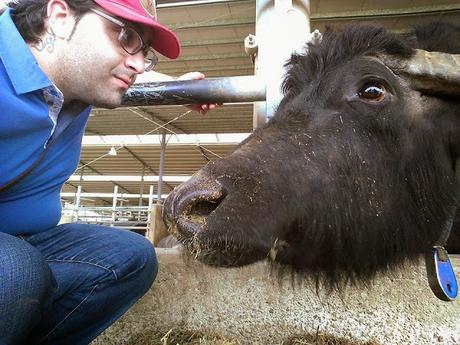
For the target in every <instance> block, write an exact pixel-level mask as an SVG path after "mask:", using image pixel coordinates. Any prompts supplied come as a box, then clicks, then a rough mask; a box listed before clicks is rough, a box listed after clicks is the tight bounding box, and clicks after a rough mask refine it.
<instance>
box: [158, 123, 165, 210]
mask: <svg viewBox="0 0 460 345" xmlns="http://www.w3.org/2000/svg"><path fill="white" fill-rule="evenodd" d="M165 150H166V131H164V130H163V133H162V134H161V151H160V170H159V172H158V193H157V204H161V203H162V200H161V193H162V192H163V173H164V163H165Z"/></svg>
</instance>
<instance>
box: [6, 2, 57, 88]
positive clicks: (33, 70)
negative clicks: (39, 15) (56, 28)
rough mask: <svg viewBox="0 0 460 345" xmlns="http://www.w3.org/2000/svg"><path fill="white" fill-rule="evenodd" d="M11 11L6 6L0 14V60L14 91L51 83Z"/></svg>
mask: <svg viewBox="0 0 460 345" xmlns="http://www.w3.org/2000/svg"><path fill="white" fill-rule="evenodd" d="M12 12H13V10H12V9H11V8H7V9H6V10H5V12H3V14H2V15H1V16H0V60H2V62H3V65H4V66H5V69H6V73H7V74H8V77H9V78H10V80H11V83H12V85H13V87H14V89H15V91H16V92H17V93H18V94H23V93H27V92H31V91H35V90H38V89H42V88H44V87H47V86H50V85H52V83H51V81H50V80H49V78H48V77H47V76H46V74H45V73H44V72H43V70H42V69H41V68H40V66H39V65H38V62H37V60H36V59H35V56H34V55H33V54H32V52H31V51H30V48H29V46H28V45H27V44H26V42H25V41H24V39H23V38H22V36H21V35H20V33H19V32H18V30H17V28H16V25H15V24H14V22H13V20H12V19H11V13H12Z"/></svg>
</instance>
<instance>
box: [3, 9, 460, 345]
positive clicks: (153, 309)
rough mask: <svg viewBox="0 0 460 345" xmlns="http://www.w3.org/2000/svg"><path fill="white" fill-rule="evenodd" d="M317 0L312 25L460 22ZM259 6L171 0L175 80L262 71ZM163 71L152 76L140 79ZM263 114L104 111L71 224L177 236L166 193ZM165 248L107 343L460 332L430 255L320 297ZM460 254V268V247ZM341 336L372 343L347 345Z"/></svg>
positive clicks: (442, 13)
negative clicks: (252, 40)
mask: <svg viewBox="0 0 460 345" xmlns="http://www.w3.org/2000/svg"><path fill="white" fill-rule="evenodd" d="M3 2H5V1H4V0H3ZM275 2H277V3H288V2H289V3H291V1H290V0H275ZM304 2H305V1H304ZM306 2H307V3H308V4H309V16H308V17H309V23H310V31H311V32H313V31H314V30H316V29H317V30H319V31H320V32H324V31H325V29H326V27H328V26H330V27H336V28H340V27H344V26H346V25H348V24H351V23H358V22H359V23H364V22H366V23H370V24H377V25H381V26H383V27H385V28H387V29H389V30H391V31H393V32H397V33H404V32H406V31H408V30H409V29H410V28H411V27H412V26H414V25H423V24H424V23H428V22H431V21H433V20H434V21H436V20H446V21H449V22H452V23H460V3H459V1H458V0H387V1H376V0H349V1H341V0H311V1H309V2H308V1H306ZM1 3H2V0H0V4H1ZM256 5H257V1H256V0H190V1H183V0H157V13H158V19H159V21H160V22H161V23H163V24H165V25H167V26H168V27H170V28H172V29H173V30H174V31H175V32H176V33H177V34H178V36H179V38H180V40H181V42H182V53H181V55H180V57H179V58H178V59H177V60H168V59H166V58H164V57H162V56H161V55H159V57H160V61H159V63H158V65H157V67H156V69H155V71H156V72H159V73H161V74H164V75H168V76H172V77H178V76H181V75H183V74H184V73H187V72H190V71H200V72H202V73H204V74H205V75H206V77H209V78H214V77H232V76H248V75H254V59H253V56H251V55H249V54H248V53H247V52H246V50H245V45H244V40H245V38H246V37H248V35H254V34H255V35H257V33H256V24H257V23H256V21H257V18H256ZM306 39H307V37H305V40H306ZM154 78H156V76H153V75H152V74H149V73H146V74H145V75H143V76H140V77H139V78H138V82H144V81H150V80H153V79H154ZM254 113H255V105H254V103H250V102H240V103H232V104H230V103H229V104H224V105H223V106H221V107H218V108H217V109H213V110H211V111H210V112H209V113H208V114H206V115H203V114H200V113H198V112H194V111H189V109H187V108H186V107H184V106H181V105H168V106H153V105H148V106H130V107H120V108H117V109H110V110H109V109H101V108H95V109H93V110H92V112H91V115H90V119H89V122H88V124H87V127H86V132H85V136H84V138H83V145H82V152H81V157H80V162H79V166H78V168H77V170H76V171H75V173H74V174H73V175H72V176H71V178H70V179H69V180H68V181H67V182H66V184H65V185H64V187H63V189H62V192H61V201H62V205H63V211H62V218H61V222H75V221H76V222H82V223H95V224H104V225H110V226H114V227H121V228H128V229H131V230H133V231H136V232H139V233H142V234H145V235H146V236H148V237H149V238H150V239H151V240H152V241H153V242H154V243H155V244H156V243H157V242H158V240H159V239H160V238H161V237H162V236H164V233H163V232H162V231H163V230H160V228H161V227H162V225H161V204H162V202H163V201H164V200H165V198H166V197H167V196H168V194H169V193H170V192H171V191H172V190H173V189H174V188H175V187H177V186H178V185H179V184H180V183H182V182H184V181H186V180H187V179H188V178H190V176H192V175H193V174H194V173H195V172H196V171H198V170H199V169H200V168H201V167H203V166H204V165H206V164H208V163H209V162H212V161H215V160H217V159H219V158H221V157H223V156H225V155H226V154H228V153H230V152H231V151H232V150H233V149H234V148H235V147H236V146H237V145H238V143H239V142H241V141H242V140H244V139H245V138H246V137H247V136H248V135H249V134H250V133H251V131H252V130H253V127H254V124H255V122H256V121H255V120H254V118H255V116H254ZM158 206H160V207H158ZM154 230H155V231H157V232H158V233H155V231H154ZM157 254H158V258H159V262H160V267H161V269H160V272H159V276H158V277H157V279H156V281H155V284H154V286H153V288H152V289H151V290H150V291H149V292H148V293H147V295H146V296H145V297H144V298H143V299H142V300H141V301H140V303H138V304H137V305H136V306H135V307H134V308H133V309H132V310H131V311H130V312H129V313H128V314H126V316H124V317H123V318H122V319H121V320H120V321H119V322H118V323H116V324H115V325H114V326H113V327H112V328H111V329H109V330H108V331H107V332H105V333H104V334H103V335H102V336H100V337H99V338H98V339H97V340H95V341H94V343H93V344H94V345H108V344H117V345H120V344H127V345H130V344H136V345H138V344H157V343H161V344H173V343H174V344H176V343H183V344H185V342H180V341H173V338H172V333H171V331H174V332H178V331H180V330H182V329H184V330H185V329H192V330H193V334H194V335H195V334H197V333H196V330H203V331H208V330H211V331H212V332H220V333H222V334H227V335H229V336H232V337H237V338H238V339H239V340H238V341H237V342H229V341H227V342H226V341H220V342H210V341H209V336H208V338H206V336H204V337H201V336H200V339H199V340H197V341H196V342H190V343H193V344H198V343H200V344H226V345H229V344H246V343H248V344H249V343H254V344H275V343H276V344H281V343H282V342H281V340H280V339H283V337H284V336H285V335H286V334H288V333H291V334H296V333H299V332H304V331H306V330H308V332H310V333H309V334H311V335H312V337H313V340H312V341H311V342H306V341H305V339H300V340H299V341H298V342H294V341H293V342H292V344H320V342H318V341H317V339H318V334H323V333H327V332H329V333H334V334H336V335H337V337H338V338H336V337H334V338H333V339H332V340H331V342H329V343H327V344H331V343H332V344H380V343H381V344H433V343H437V344H458V342H457V341H460V338H459V336H458V335H459V334H460V328H459V327H460V326H459V325H460V323H459V322H458V321H459V317H458V315H460V314H459V313H460V304H459V303H458V301H457V302H455V303H451V304H446V303H444V302H441V301H439V300H437V299H436V297H435V296H434V295H433V294H432V292H431V291H430V290H429V288H428V285H427V282H426V273H425V267H424V266H422V265H419V266H417V267H416V268H415V269H412V268H411V269H410V270H409V271H406V272H403V273H397V274H396V275H395V276H394V277H383V278H381V279H379V280H377V281H376V283H375V284H374V285H373V286H372V288H373V291H369V290H365V289H358V288H353V289H351V290H347V292H346V294H332V295H326V294H325V295H318V294H317V293H316V291H315V286H314V285H308V284H307V286H303V285H302V284H303V283H302V284H300V285H296V286H295V288H294V289H293V288H292V285H295V284H292V279H286V281H285V283H284V284H276V279H275V283H271V282H270V283H268V282H267V280H268V279H267V277H268V275H269V274H270V273H271V272H270V269H271V268H270V266H269V265H268V264H267V263H257V264H256V265H254V266H249V267H243V268H241V269H235V270H233V269H227V270H218V269H216V268H213V267H208V266H204V265H202V264H200V263H199V262H195V261H192V262H187V261H183V260H182V257H181V256H180V254H179V253H178V251H175V250H174V249H171V250H169V251H166V250H162V249H161V248H160V249H158V250H157ZM453 262H454V266H457V267H458V266H459V265H460V259H459V258H458V257H455V258H454V259H453ZM457 271H458V269H457ZM278 283H279V282H278ZM420 286H422V288H420ZM248 306H250V307H248ZM318 325H321V327H320V326H318ZM153 330H154V331H155V332H157V333H158V332H159V330H160V331H161V332H162V333H161V334H160V336H159V337H158V338H155V339H156V342H155V340H152V339H153V338H152V337H151V335H149V334H150V333H149V332H153ZM454 335H455V336H456V337H455V338H454ZM341 337H345V338H347V339H350V338H353V339H358V340H359V342H358V341H357V342H349V341H348V340H346V341H345V340H344V341H343V342H340V341H339V340H340V339H342V338H341ZM207 339H208V341H207ZM275 339H276V342H275ZM337 339H339V340H337ZM368 339H385V340H386V341H382V342H366V341H367V340H368ZM284 344H286V343H284Z"/></svg>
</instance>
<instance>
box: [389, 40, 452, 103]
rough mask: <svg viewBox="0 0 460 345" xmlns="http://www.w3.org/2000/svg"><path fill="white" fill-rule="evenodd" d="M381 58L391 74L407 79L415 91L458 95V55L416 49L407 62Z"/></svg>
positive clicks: (405, 60)
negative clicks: (391, 71)
mask: <svg viewBox="0 0 460 345" xmlns="http://www.w3.org/2000/svg"><path fill="white" fill-rule="evenodd" d="M381 58H382V60H383V62H384V63H385V65H387V66H388V67H389V68H390V69H391V70H393V72H395V73H396V74H400V75H404V76H405V77H406V78H407V79H409V81H410V83H411V86H412V87H413V88H414V89H416V90H419V91H422V92H425V93H433V94H443V95H447V96H459V95H460V55H454V54H447V53H439V52H428V51H426V50H421V49H416V50H415V55H414V56H413V57H412V58H411V59H409V60H407V59H397V58H394V57H391V56H388V55H385V56H381Z"/></svg>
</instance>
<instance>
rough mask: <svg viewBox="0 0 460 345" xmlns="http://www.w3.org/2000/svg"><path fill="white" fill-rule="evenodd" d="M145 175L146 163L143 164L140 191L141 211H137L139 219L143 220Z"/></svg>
mask: <svg viewBox="0 0 460 345" xmlns="http://www.w3.org/2000/svg"><path fill="white" fill-rule="evenodd" d="M144 175H145V165H143V166H142V176H141V188H140V191H139V211H138V213H137V220H138V221H140V220H141V207H142V197H143V196H144Z"/></svg>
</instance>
